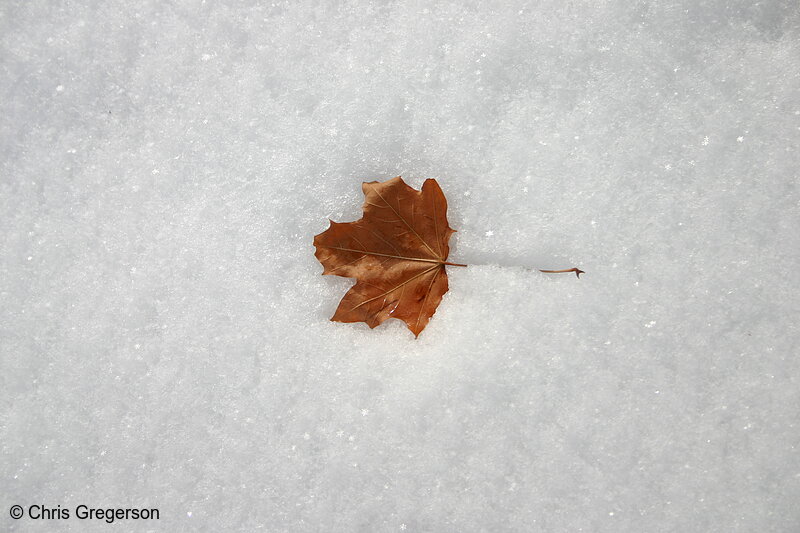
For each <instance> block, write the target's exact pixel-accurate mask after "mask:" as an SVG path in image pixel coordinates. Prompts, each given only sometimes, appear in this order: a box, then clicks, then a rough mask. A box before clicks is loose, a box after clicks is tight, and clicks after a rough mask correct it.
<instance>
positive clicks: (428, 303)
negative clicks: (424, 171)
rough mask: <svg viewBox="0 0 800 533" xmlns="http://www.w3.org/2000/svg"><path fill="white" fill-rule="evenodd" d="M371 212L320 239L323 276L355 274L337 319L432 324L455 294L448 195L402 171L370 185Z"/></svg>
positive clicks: (415, 327) (414, 326) (418, 327)
mask: <svg viewBox="0 0 800 533" xmlns="http://www.w3.org/2000/svg"><path fill="white" fill-rule="evenodd" d="M362 190H363V191H364V196H365V202H364V207H363V210H364V215H363V216H362V218H361V219H360V220H357V221H355V222H348V223H338V222H333V221H331V225H330V227H329V228H328V229H327V230H325V231H324V232H322V233H320V234H319V235H317V236H316V237H314V246H315V247H316V249H317V250H316V253H315V255H316V257H317V259H319V262H320V263H322V265H323V267H324V272H323V275H327V274H334V275H337V276H344V277H348V278H355V279H356V280H357V281H356V284H355V285H354V286H353V287H352V288H351V289H350V290H349V291H348V292H347V294H345V295H344V298H342V301H341V302H340V303H339V308H338V309H337V310H336V313H335V314H334V315H333V318H331V320H334V321H337V322H366V323H367V324H368V325H369V327H370V328H374V327H375V326H377V325H379V324H381V323H382V322H384V321H385V320H387V319H389V318H399V319H400V320H403V321H404V322H405V323H406V325H407V326H408V329H410V330H411V331H412V332H413V333H414V336H419V334H420V332H421V331H422V330H423V329H425V326H426V325H427V324H428V321H429V320H430V318H431V316H432V315H433V313H434V312H436V308H437V307H438V305H439V302H440V301H441V300H442V296H443V295H444V293H446V292H447V272H446V271H445V265H453V266H466V265H458V264H455V263H449V262H447V255H448V254H449V252H450V249H449V247H448V244H447V243H448V241H449V240H450V235H451V234H452V233H453V232H454V231H455V230H453V229H452V228H450V226H448V224H447V200H446V199H445V197H444V193H442V189H440V188H439V184H438V183H436V180H432V179H429V180H426V181H425V183H424V184H423V186H422V190H421V191H417V190H415V189H413V188H411V187H409V186H408V185H406V183H405V182H403V180H402V179H400V177H399V176H398V177H396V178H393V179H390V180H388V181H385V182H382V183H381V182H377V181H372V182H369V183H364V184H363V185H362Z"/></svg>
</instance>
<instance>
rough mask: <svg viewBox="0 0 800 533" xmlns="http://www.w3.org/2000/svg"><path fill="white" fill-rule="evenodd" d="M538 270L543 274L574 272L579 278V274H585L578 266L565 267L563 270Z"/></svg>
mask: <svg viewBox="0 0 800 533" xmlns="http://www.w3.org/2000/svg"><path fill="white" fill-rule="evenodd" d="M539 272H544V273H545V274H562V273H564V272H575V275H576V276H577V277H578V279H580V277H581V274H585V272H584V271H583V270H581V269H580V268H566V269H564V270H541V269H539Z"/></svg>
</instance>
